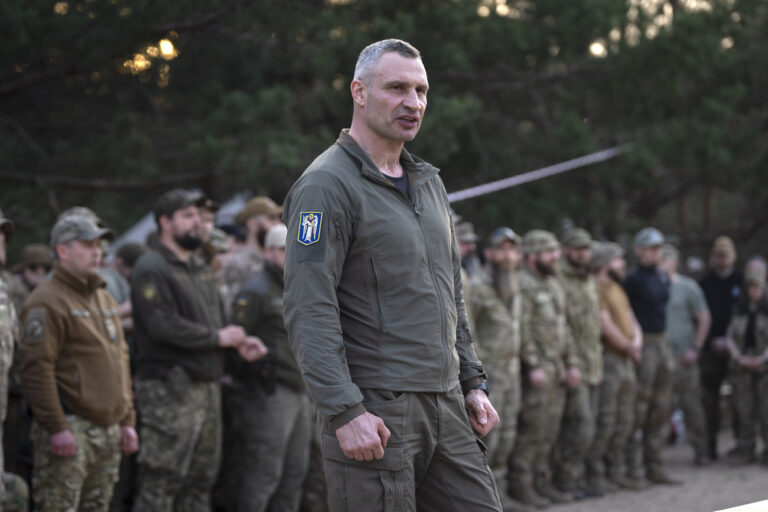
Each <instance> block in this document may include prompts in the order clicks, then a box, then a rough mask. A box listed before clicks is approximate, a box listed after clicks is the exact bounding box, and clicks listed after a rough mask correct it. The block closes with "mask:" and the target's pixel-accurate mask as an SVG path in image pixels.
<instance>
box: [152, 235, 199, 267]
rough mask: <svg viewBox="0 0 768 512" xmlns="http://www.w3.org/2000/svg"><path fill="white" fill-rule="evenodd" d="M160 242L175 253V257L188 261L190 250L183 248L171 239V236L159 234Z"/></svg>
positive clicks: (190, 254)
mask: <svg viewBox="0 0 768 512" xmlns="http://www.w3.org/2000/svg"><path fill="white" fill-rule="evenodd" d="M160 243H161V244H163V246H164V247H166V248H167V249H168V250H169V251H171V252H172V253H173V254H175V255H176V257H177V258H179V259H180V260H181V261H184V262H186V261H189V258H190V257H191V256H192V251H188V250H186V249H184V248H183V247H182V246H180V245H179V244H177V243H176V240H174V239H173V237H171V236H165V235H163V236H161V237H160Z"/></svg>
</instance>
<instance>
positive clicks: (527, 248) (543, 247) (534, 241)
mask: <svg viewBox="0 0 768 512" xmlns="http://www.w3.org/2000/svg"><path fill="white" fill-rule="evenodd" d="M559 248H560V242H558V241H557V237H556V236H555V235H554V234H552V233H550V232H549V231H544V230H543V229H534V230H531V231H529V232H527V233H526V234H525V235H524V236H523V252H524V253H526V254H532V253H536V252H542V251H551V250H553V249H559Z"/></svg>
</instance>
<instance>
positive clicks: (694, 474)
mask: <svg viewBox="0 0 768 512" xmlns="http://www.w3.org/2000/svg"><path fill="white" fill-rule="evenodd" d="M731 446H733V441H732V438H731V437H730V435H728V436H724V437H723V439H722V440H721V442H720V447H721V448H720V450H721V451H725V450H727V449H729V448H730V447H731ZM692 458H693V456H692V453H691V450H690V448H689V447H688V446H687V445H684V446H681V445H675V446H672V447H669V448H668V449H667V450H666V451H665V453H664V460H665V463H666V466H667V469H668V471H669V473H670V474H672V475H674V476H675V477H677V478H680V479H681V480H684V481H685V483H684V484H683V485H681V486H659V485H655V486H653V487H650V488H648V489H645V490H642V491H635V492H631V491H618V492H615V493H611V494H609V495H607V496H605V497H603V498H599V499H591V500H585V501H580V502H575V503H569V504H566V505H558V506H552V507H550V508H549V509H548V510H552V511H553V512H713V511H716V510H722V509H725V508H730V507H736V506H738V505H744V504H747V503H752V502H755V501H761V500H768V468H766V467H765V466H761V465H759V464H752V465H749V466H732V465H730V464H729V463H728V462H727V461H725V460H724V457H722V456H721V457H720V460H718V461H717V462H715V463H713V464H710V465H708V466H705V467H703V468H697V467H695V466H694V465H693V463H692ZM765 510H768V508H766V509H765Z"/></svg>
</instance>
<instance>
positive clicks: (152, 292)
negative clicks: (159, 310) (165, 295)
mask: <svg viewBox="0 0 768 512" xmlns="http://www.w3.org/2000/svg"><path fill="white" fill-rule="evenodd" d="M141 295H142V296H143V297H144V298H145V299H147V300H148V301H150V302H152V301H153V300H155V298H156V297H157V288H156V287H155V283H154V282H152V281H151V280H147V281H145V282H144V284H142V285H141Z"/></svg>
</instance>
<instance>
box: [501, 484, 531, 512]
mask: <svg viewBox="0 0 768 512" xmlns="http://www.w3.org/2000/svg"><path fill="white" fill-rule="evenodd" d="M507 485H508V482H507V477H506V475H501V476H499V477H497V479H496V488H497V489H498V491H499V499H500V500H501V508H502V510H504V512H531V508H530V507H528V506H527V505H525V504H523V503H520V502H519V501H517V500H515V499H512V498H511V497H510V495H509V493H508V492H507Z"/></svg>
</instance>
